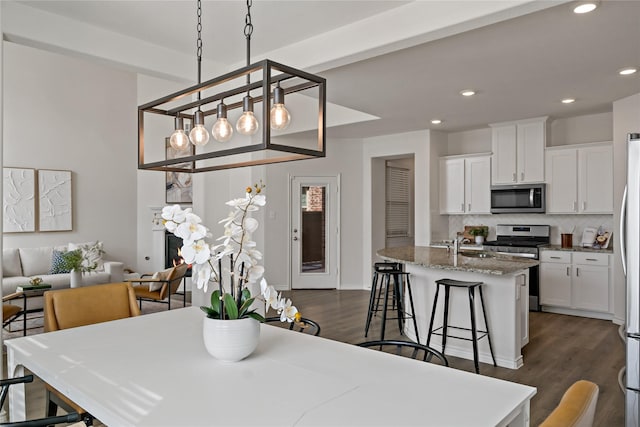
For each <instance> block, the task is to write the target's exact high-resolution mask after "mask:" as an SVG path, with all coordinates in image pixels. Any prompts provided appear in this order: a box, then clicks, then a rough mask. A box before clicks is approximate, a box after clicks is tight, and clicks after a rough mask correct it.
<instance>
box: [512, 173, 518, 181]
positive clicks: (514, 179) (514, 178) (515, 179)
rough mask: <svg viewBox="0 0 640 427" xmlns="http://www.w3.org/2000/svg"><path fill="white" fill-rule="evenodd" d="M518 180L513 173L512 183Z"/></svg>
mask: <svg viewBox="0 0 640 427" xmlns="http://www.w3.org/2000/svg"><path fill="white" fill-rule="evenodd" d="M517 180H518V176H517V175H516V173H515V172H514V173H513V182H516V181H517Z"/></svg>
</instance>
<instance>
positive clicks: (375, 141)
mask: <svg viewBox="0 0 640 427" xmlns="http://www.w3.org/2000/svg"><path fill="white" fill-rule="evenodd" d="M411 155H413V157H414V159H415V218H416V223H415V244H416V245H417V246H424V245H426V244H428V243H429V241H430V240H431V222H430V218H429V216H430V215H429V204H430V203H429V200H430V195H431V192H432V188H437V186H436V187H434V186H433V185H432V183H431V175H430V169H431V157H432V156H433V154H432V153H431V152H430V131H428V130H425V131H418V132H409V133H403V134H395V135H385V136H380V137H375V138H367V139H366V140H365V141H364V147H363V155H362V193H361V194H362V209H363V211H362V212H363V213H362V215H361V220H362V224H361V227H362V245H361V248H360V249H359V252H360V253H361V255H362V276H361V277H362V280H363V281H364V282H365V283H366V286H368V283H369V281H370V277H371V266H372V265H373V263H374V262H376V261H377V257H376V255H375V253H376V251H377V250H379V249H382V248H383V247H384V234H385V232H384V206H383V208H382V209H380V204H379V203H380V197H379V193H380V191H379V188H384V184H382V185H380V183H384V163H385V160H387V159H391V158H398V157H406V156H411ZM382 203H384V194H383V196H382ZM380 218H382V220H380ZM381 221H382V223H381ZM356 253H357V252H356Z"/></svg>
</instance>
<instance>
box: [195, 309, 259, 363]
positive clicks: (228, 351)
mask: <svg viewBox="0 0 640 427" xmlns="http://www.w3.org/2000/svg"><path fill="white" fill-rule="evenodd" d="M202 338H203V339H204V346H205V347H206V348H207V351H208V352H209V354H210V355H212V356H213V357H215V358H216V359H218V360H221V361H223V362H237V361H239V360H242V359H244V358H245V357H247V356H249V355H250V354H251V353H253V350H255V349H256V347H257V346H258V340H259V339H260V322H258V321H257V320H255V319H252V318H246V319H238V320H219V319H210V318H208V317H205V318H204V319H203V323H202Z"/></svg>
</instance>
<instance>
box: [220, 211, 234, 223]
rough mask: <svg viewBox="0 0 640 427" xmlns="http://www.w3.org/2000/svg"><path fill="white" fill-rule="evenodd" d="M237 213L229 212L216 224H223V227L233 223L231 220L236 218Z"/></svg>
mask: <svg viewBox="0 0 640 427" xmlns="http://www.w3.org/2000/svg"><path fill="white" fill-rule="evenodd" d="M238 213H239V212H238V211H231V212H229V215H228V216H227V217H226V218H223V219H221V220H220V221H218V224H224V226H225V227H228V226H229V225H230V224H231V223H233V221H235V220H237V219H238Z"/></svg>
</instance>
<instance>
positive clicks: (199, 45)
mask: <svg viewBox="0 0 640 427" xmlns="http://www.w3.org/2000/svg"><path fill="white" fill-rule="evenodd" d="M196 30H197V31H198V39H197V40H196V55H197V57H198V84H200V83H201V75H202V2H201V0H198V25H197V26H196ZM198 101H200V91H198Z"/></svg>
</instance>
